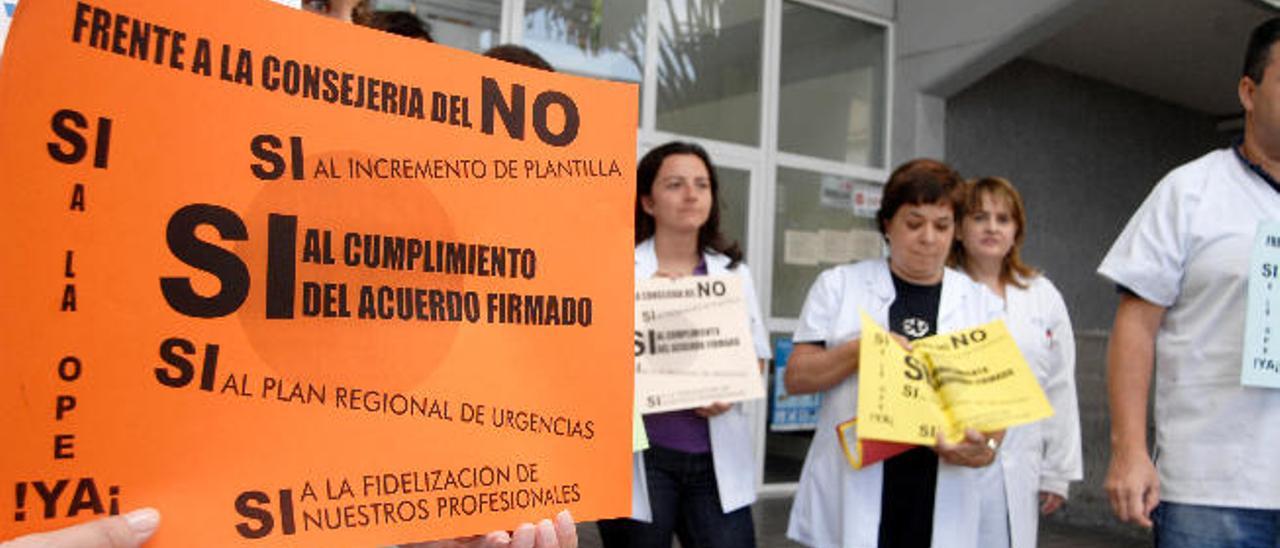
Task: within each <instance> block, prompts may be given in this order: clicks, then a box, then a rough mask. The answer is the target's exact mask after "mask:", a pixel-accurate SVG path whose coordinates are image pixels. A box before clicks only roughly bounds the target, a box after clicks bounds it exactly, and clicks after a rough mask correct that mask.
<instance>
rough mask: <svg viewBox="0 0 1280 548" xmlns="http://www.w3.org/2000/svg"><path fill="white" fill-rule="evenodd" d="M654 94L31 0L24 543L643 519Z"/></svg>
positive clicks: (310, 24)
mask: <svg viewBox="0 0 1280 548" xmlns="http://www.w3.org/2000/svg"><path fill="white" fill-rule="evenodd" d="M635 104H636V91H635V89H634V87H632V86H626V85H621V84H614V83H608V82H599V81H591V80H587V79H582V78H576V77H572V76H567V75H562V74H551V73H546V72H541V71H536V70H533V69H527V68H524V67H519V66H516V65H511V64H507V63H502V62H498V61H494V60H490V59H484V58H481V57H479V56H476V55H473V54H470V53H467V52H462V51H457V50H452V49H449V48H446V47H442V46H436V45H431V44H426V43H422V42H416V41H410V40H407V39H403V38H399V37H395V36H391V35H388V34H383V33H380V32H376V31H373V30H369V29H362V28H357V27H354V26H351V25H345V24H342V23H339V22H336V21H333V20H329V19H325V18H322V17H319V16H315V15H313V14H308V13H304V12H300V11H296V10H291V9H288V8H285V7H281V6H278V5H275V4H272V3H269V2H266V1H265V0H222V1H219V2H172V1H168V0H92V1H86V2H76V1H73V0H39V1H31V2H23V3H21V4H20V5H19V7H18V12H17V14H16V16H15V19H14V23H13V26H12V28H11V29H10V35H9V41H8V45H7V47H6V50H5V52H4V55H3V57H0V184H2V185H3V187H2V188H3V193H4V200H3V203H4V206H3V208H4V209H3V214H2V215H0V228H2V229H3V232H4V234H6V235H7V237H8V245H7V246H6V253H4V254H3V255H2V257H0V309H3V310H4V312H5V313H4V315H3V317H2V319H0V322H2V326H0V348H3V350H2V351H0V360H2V361H0V416H3V417H4V421H3V425H2V426H0V436H2V437H3V439H4V440H5V444H4V445H5V449H4V451H0V484H3V488H2V489H0V524H2V526H0V531H2V533H0V537H10V536H13V535H16V534H21V533H24V532H31V531H39V530H47V529H52V528H55V527H60V526H63V525H68V524H71V523H75V522H80V521H86V520H88V519H91V518H94V517H98V516H101V515H105V514H114V513H117V512H120V513H123V512H126V511H128V510H130V509H133V508H137V507H142V506H154V507H157V508H158V509H159V510H160V512H161V514H162V515H163V524H162V526H161V527H160V530H159V533H158V534H157V536H156V537H155V541H154V542H155V544H156V545H158V546H229V545H236V544H244V543H251V544H253V545H260V546H353V545H366V546H372V545H377V544H382V545H385V544H390V543H397V542H408V541H416V540H426V539H432V538H440V537H445V536H454V535H460V534H470V533H478V532H485V531H490V530H495V529H509V528H511V527H513V526H514V525H516V524H517V523H519V522H522V521H530V520H536V519H540V518H543V517H549V516H551V515H554V514H555V513H557V512H559V511H560V510H562V509H565V508H568V509H570V510H571V511H573V513H574V514H575V516H577V517H578V518H579V519H581V520H589V519H596V518H603V517H614V516H619V515H625V514H627V513H629V501H630V498H629V497H630V486H629V478H630V464H631V459H630V458H629V455H630V452H631V450H630V448H631V418H632V409H631V401H632V396H631V394H632V381H633V379H632V377H633V374H632V372H631V369H630V360H631V357H632V356H631V353H632V349H631V342H630V341H631V338H632V334H631V331H632V325H631V323H632V304H633V303H632V283H633V282H632V280H633V277H634V276H633V273H632V270H633V265H632V263H633V258H632V255H633V252H632V244H633V240H632V230H631V226H632V221H631V216H632V201H633V199H634V198H633V194H634V186H633V185H634V182H633V178H634V173H635V164H634V154H635V126H634V121H633V120H632V119H631V116H630V114H629V113H633V112H634V110H635Z"/></svg>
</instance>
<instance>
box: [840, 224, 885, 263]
mask: <svg viewBox="0 0 1280 548" xmlns="http://www.w3.org/2000/svg"><path fill="white" fill-rule="evenodd" d="M849 239H850V240H852V244H851V245H852V247H853V260H858V261H860V260H863V259H878V258H880V257H883V256H884V236H882V235H880V233H879V232H878V231H875V230H850V231H849Z"/></svg>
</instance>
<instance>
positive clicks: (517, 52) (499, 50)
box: [484, 44, 556, 72]
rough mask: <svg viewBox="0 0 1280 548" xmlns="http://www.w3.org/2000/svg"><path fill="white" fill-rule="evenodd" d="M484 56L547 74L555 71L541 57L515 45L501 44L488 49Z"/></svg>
mask: <svg viewBox="0 0 1280 548" xmlns="http://www.w3.org/2000/svg"><path fill="white" fill-rule="evenodd" d="M484 56H485V57H492V58H494V59H497V60H499V61H506V62H508V63H515V64H517V65H524V66H526V67H533V68H536V69H542V70H545V71H547V72H555V71H556V69H554V68H551V63H548V62H547V60H546V59H543V58H542V56H541V55H538V54H536V53H534V52H533V50H531V49H529V48H526V47H524V46H517V45H515V44H501V45H497V46H493V47H491V48H489V50H488V51H486V52H484Z"/></svg>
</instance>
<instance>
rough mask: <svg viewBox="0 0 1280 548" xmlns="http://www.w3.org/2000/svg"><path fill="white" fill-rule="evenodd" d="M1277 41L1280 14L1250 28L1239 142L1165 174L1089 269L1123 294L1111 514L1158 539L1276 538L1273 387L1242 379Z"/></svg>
mask: <svg viewBox="0 0 1280 548" xmlns="http://www.w3.org/2000/svg"><path fill="white" fill-rule="evenodd" d="M1277 41H1280V18H1277V19H1272V20H1270V21H1267V22H1265V23H1263V24H1262V25H1260V26H1258V28H1256V29H1254V31H1253V34H1252V35H1251V37H1250V40H1249V45H1248V51H1247V52H1246V54H1245V67H1244V75H1243V76H1242V77H1241V79H1240V83H1239V86H1238V92H1239V96H1240V102H1241V104H1242V105H1243V107H1244V110H1245V132H1244V138H1243V139H1242V140H1241V141H1239V142H1237V143H1235V144H1234V145H1233V146H1232V147H1230V148H1227V149H1221V150H1217V151H1213V152H1210V153H1209V154H1207V155H1205V156H1203V157H1201V158H1199V159H1197V160H1195V161H1192V162H1190V163H1188V164H1184V165H1182V166H1180V167H1178V168H1177V169H1175V170H1174V171H1172V172H1171V173H1169V175H1167V176H1166V177H1165V178H1164V179H1162V180H1161V181H1160V182H1159V183H1158V184H1157V185H1156V187H1155V188H1154V189H1153V190H1152V191H1151V194H1150V195H1149V196H1148V197H1147V199H1146V201H1144V202H1143V204H1142V206H1141V207H1140V208H1139V209H1138V211H1137V212H1136V213H1135V214H1134V216H1133V218H1132V219H1130V221H1129V224H1128V225H1127V226H1126V227H1125V229H1124V232H1123V233H1121V234H1120V237H1119V238H1117V239H1116V242H1115V244H1114V245H1113V246H1112V248H1111V251H1110V252H1109V253H1108V254H1107V256H1106V258H1105V259H1103V262H1102V265H1101V266H1100V267H1099V268H1098V272H1099V273H1100V274H1102V275H1103V276H1105V277H1107V278H1109V279H1111V280H1112V281H1114V282H1115V283H1116V284H1117V285H1118V286H1119V287H1120V292H1121V298H1120V304H1119V306H1118V307H1117V309H1116V317H1115V325H1114V327H1113V328H1112V331H1111V343H1110V348H1109V349H1108V352H1107V362H1108V380H1109V396H1110V404H1111V451H1112V452H1111V465H1110V468H1109V469H1108V471H1107V480H1106V489H1107V493H1108V495H1109V496H1110V499H1111V505H1112V509H1113V510H1114V511H1115V513H1116V516H1117V517H1119V518H1120V519H1121V520H1122V521H1128V522H1133V523H1138V524H1140V525H1143V526H1146V527H1153V526H1154V527H1155V537H1156V545H1157V546H1160V547H1164V548H1170V547H1184V546H1185V547H1208V546H1224V547H1225V546H1280V466H1278V465H1277V463H1276V460H1277V459H1278V458H1280V427H1277V426H1276V424H1275V422H1276V421H1280V391H1278V390H1276V389H1269V388H1258V387H1252V386H1244V385H1242V384H1241V356H1242V352H1243V346H1244V343H1243V335H1242V334H1243V333H1244V325H1245V311H1246V296H1247V292H1248V291H1247V290H1248V284H1249V270H1250V260H1251V253H1253V251H1254V249H1253V248H1254V237H1255V234H1256V231H1257V230H1258V226H1259V225H1260V223H1264V222H1268V221H1275V220H1278V219H1280V184H1277V182H1276V178H1277V177H1280V49H1277V48H1276V47H1275V43H1276V42H1277ZM1153 368H1154V370H1155V376H1156V390H1155V392H1156V405H1155V425H1156V443H1155V456H1156V458H1155V460H1154V462H1153V459H1152V456H1151V455H1150V454H1149V453H1148V451H1147V439H1146V431H1147V399H1148V398H1147V394H1148V393H1149V388H1150V385H1151V377H1152V371H1153ZM1157 464H1158V471H1157Z"/></svg>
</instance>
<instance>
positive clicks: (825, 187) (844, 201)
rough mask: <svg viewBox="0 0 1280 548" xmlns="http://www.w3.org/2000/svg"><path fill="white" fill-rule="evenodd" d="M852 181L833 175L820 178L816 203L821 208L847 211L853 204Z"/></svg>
mask: <svg viewBox="0 0 1280 548" xmlns="http://www.w3.org/2000/svg"><path fill="white" fill-rule="evenodd" d="M854 184H855V183H854V181H853V180H851V179H845V178H842V177H837V176H835V175H823V176H822V190H821V191H820V193H819V194H818V203H819V204H821V205H822V207H826V208H830V209H839V210H843V211H849V207H850V205H851V204H852V203H853V185H854Z"/></svg>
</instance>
